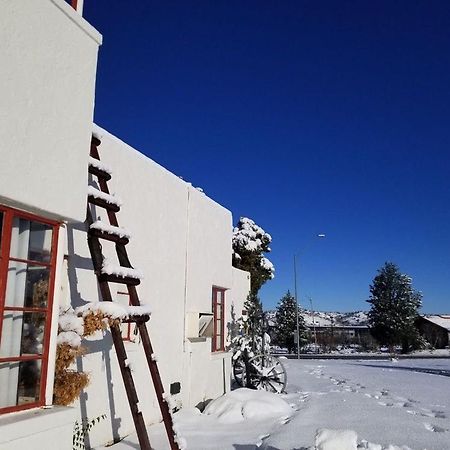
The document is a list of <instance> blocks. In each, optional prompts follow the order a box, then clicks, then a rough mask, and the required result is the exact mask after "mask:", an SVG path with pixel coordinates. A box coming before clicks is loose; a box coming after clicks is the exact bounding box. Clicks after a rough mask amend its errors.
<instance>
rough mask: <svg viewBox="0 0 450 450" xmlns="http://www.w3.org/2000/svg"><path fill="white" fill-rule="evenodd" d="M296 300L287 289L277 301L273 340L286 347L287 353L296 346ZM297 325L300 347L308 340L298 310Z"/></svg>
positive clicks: (302, 319) (303, 321)
mask: <svg viewBox="0 0 450 450" xmlns="http://www.w3.org/2000/svg"><path fill="white" fill-rule="evenodd" d="M296 308H297V302H296V301H295V298H294V297H293V296H292V295H291V293H290V292H289V291H287V293H286V295H284V296H283V297H282V298H281V300H280V301H279V302H278V305H277V311H276V315H275V317H276V327H275V342H276V344H277V345H280V346H282V347H286V348H287V349H288V350H289V353H292V352H293V351H294V350H295V348H296V347H297V346H296V343H295V340H294V333H297V315H296ZM298 326H299V334H300V347H301V346H302V345H303V344H305V343H306V342H307V341H308V335H307V327H306V325H305V320H304V318H303V316H302V315H301V312H300V308H299V310H298Z"/></svg>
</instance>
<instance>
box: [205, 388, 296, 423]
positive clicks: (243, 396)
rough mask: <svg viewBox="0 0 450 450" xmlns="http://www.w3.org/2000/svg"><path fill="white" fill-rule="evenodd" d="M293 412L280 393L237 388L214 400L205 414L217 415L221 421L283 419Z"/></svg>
mask: <svg viewBox="0 0 450 450" xmlns="http://www.w3.org/2000/svg"><path fill="white" fill-rule="evenodd" d="M292 413H293V410H292V408H291V407H290V406H289V405H288V404H287V403H286V402H285V401H284V400H283V398H282V397H280V396H279V395H276V394H273V393H271V392H266V391H255V390H252V389H247V388H242V389H236V390H235V391H232V392H229V393H228V394H226V395H223V396H222V397H219V398H218V399H216V400H213V401H212V402H211V403H209V405H208V406H207V407H206V409H205V411H204V414H206V415H209V416H215V417H216V419H217V420H218V421H219V422H221V423H236V422H242V421H244V420H265V419H269V418H277V417H278V418H280V419H281V418H286V417H289V416H290V415H292Z"/></svg>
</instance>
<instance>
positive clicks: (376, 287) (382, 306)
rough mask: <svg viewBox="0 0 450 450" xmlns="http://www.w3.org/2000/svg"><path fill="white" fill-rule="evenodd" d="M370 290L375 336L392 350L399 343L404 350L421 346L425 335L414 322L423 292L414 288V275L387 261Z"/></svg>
mask: <svg viewBox="0 0 450 450" xmlns="http://www.w3.org/2000/svg"><path fill="white" fill-rule="evenodd" d="M370 294H371V295H370V299H369V300H367V301H368V303H370V304H371V305H372V307H371V309H370V311H369V314H368V319H369V326H370V331H371V333H372V336H373V337H374V338H375V339H376V340H377V341H378V342H379V343H380V344H382V345H386V346H388V347H389V348H390V350H391V352H392V350H393V347H394V346H396V345H401V346H402V352H404V353H405V352H408V351H409V350H411V349H414V348H417V347H419V346H420V344H421V338H420V335H419V332H418V330H417V328H416V327H415V325H414V322H415V320H416V318H417V317H418V309H419V308H420V306H421V303H422V294H421V293H420V292H417V291H415V290H414V289H413V287H412V279H411V278H410V277H409V276H408V275H405V274H402V273H400V270H399V268H398V267H397V265H395V264H393V263H391V262H387V263H385V264H384V266H383V267H382V268H381V269H379V270H378V275H376V276H375V278H374V280H373V284H372V285H371V286H370Z"/></svg>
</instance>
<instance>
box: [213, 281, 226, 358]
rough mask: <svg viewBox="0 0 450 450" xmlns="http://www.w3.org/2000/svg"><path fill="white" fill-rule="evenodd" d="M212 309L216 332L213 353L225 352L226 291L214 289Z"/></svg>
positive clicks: (214, 332) (214, 333)
mask: <svg viewBox="0 0 450 450" xmlns="http://www.w3.org/2000/svg"><path fill="white" fill-rule="evenodd" d="M212 309H213V316H214V331H213V338H212V351H213V352H223V351H225V289H223V288H218V287H213V290H212Z"/></svg>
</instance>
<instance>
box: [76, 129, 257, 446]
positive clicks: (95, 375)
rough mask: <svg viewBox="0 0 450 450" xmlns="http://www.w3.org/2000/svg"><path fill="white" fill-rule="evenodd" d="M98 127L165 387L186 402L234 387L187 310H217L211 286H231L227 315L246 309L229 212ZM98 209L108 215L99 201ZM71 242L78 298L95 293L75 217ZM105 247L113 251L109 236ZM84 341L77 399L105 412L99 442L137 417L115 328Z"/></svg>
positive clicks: (147, 410)
mask: <svg viewBox="0 0 450 450" xmlns="http://www.w3.org/2000/svg"><path fill="white" fill-rule="evenodd" d="M99 132H100V133H101V134H102V138H101V140H102V144H101V145H100V146H99V152H100V157H101V160H102V161H103V162H104V163H105V164H107V165H108V166H110V168H111V169H112V171H113V178H112V180H111V181H110V182H109V186H110V190H111V191H112V192H116V193H117V195H118V196H119V197H120V198H121V200H122V202H123V206H122V208H121V211H120V212H119V213H118V214H117V217H118V220H119V224H120V225H121V226H123V227H125V228H128V229H129V230H130V231H131V232H132V235H133V237H132V239H131V241H130V244H129V245H128V246H127V250H128V252H129V256H130V261H131V262H132V264H133V265H134V266H135V267H136V268H138V269H140V270H141V271H142V272H144V275H145V279H144V280H143V281H142V283H141V285H140V286H138V292H139V295H140V298H141V301H142V302H145V303H149V304H150V305H151V307H152V311H153V312H152V317H151V320H150V322H149V323H148V327H149V333H150V337H151V339H152V343H153V346H154V350H155V353H156V355H157V356H158V365H159V370H160V373H161V376H162V380H163V384H164V388H165V390H166V391H169V387H170V384H171V383H174V382H180V383H181V393H180V394H179V395H177V396H176V397H175V398H176V399H177V400H179V401H181V402H182V404H183V406H193V405H197V404H198V403H200V402H202V401H204V400H205V399H210V398H215V397H217V396H219V395H221V394H223V393H224V392H225V391H227V390H228V389H229V387H230V377H231V371H230V369H231V354H230V353H228V352H223V353H217V354H212V353H211V340H210V339H206V340H204V341H203V342H191V341H189V340H188V339H187V336H186V335H185V330H186V323H185V318H186V314H187V312H192V311H197V312H212V287H213V285H216V286H220V287H224V288H226V289H227V292H226V305H227V317H229V308H230V306H231V302H234V303H236V304H239V307H238V308H237V310H238V311H241V310H242V304H243V302H244V300H245V298H246V295H247V292H248V285H249V281H248V274H247V273H246V272H242V271H235V270H233V269H232V266H231V229H232V228H231V226H232V218H231V214H230V212H229V211H227V210H226V209H224V208H223V207H222V206H220V205H218V204H217V203H215V202H214V201H212V200H211V199H209V198H208V197H207V196H205V195H204V194H202V193H200V192H198V191H197V190H196V189H194V188H192V186H190V185H189V184H188V183H186V182H184V181H183V180H181V179H180V178H178V177H177V176H175V175H173V174H172V173H170V172H168V171H167V170H166V169H164V168H163V167H161V166H159V165H158V164H156V163H155V162H153V161H152V160H150V159H149V158H147V157H145V156H144V155H142V154H141V153H139V152H137V151H136V150H135V149H133V148H131V147H130V146H128V145H127V144H125V143H123V142H122V141H120V140H119V139H117V138H115V137H114V136H111V135H110V134H108V133H106V132H105V131H103V130H100V131H99ZM94 181H95V179H94ZM96 216H100V217H101V218H102V220H106V215H105V213H104V211H103V210H102V209H100V208H97V211H96ZM67 242H68V248H67V252H68V254H69V260H68V274H69V286H70V295H69V297H70V299H71V302H72V304H73V305H74V306H77V305H79V304H81V303H83V302H84V301H97V300H98V289H97V281H96V278H95V276H94V273H93V271H92V265H91V262H90V255H89V250H88V247H87V243H86V233H85V230H84V225H83V224H82V223H79V224H75V225H73V226H71V225H69V227H68V236H67ZM104 252H105V254H106V255H107V256H108V257H111V258H116V256H115V252H114V249H113V246H112V245H108V243H105V245H104ZM118 289H120V288H119V287H118V288H117V289H114V290H113V292H117V290H118ZM246 289H247V290H246ZM122 290H123V289H122ZM86 347H87V348H88V351H87V355H86V356H85V357H84V358H83V359H82V360H81V362H79V365H80V366H79V367H80V369H81V368H83V370H86V371H88V372H90V373H91V374H92V376H91V383H90V386H89V387H88V389H87V390H86V393H85V394H84V395H83V396H82V397H81V399H80V403H79V406H78V407H79V409H80V415H81V416H83V417H89V418H94V417H97V416H99V415H101V414H106V415H107V416H108V417H107V419H106V420H105V421H103V422H100V423H99V424H98V425H96V426H95V428H94V429H93V430H92V433H91V444H92V445H98V444H101V443H105V442H107V441H110V440H112V439H117V438H119V436H120V437H123V436H125V435H126V434H128V433H129V432H130V431H132V430H133V422H132V418H131V414H130V413H129V407H128V403H127V400H126V396H125V392H124V388H123V383H122V380H121V376H120V373H119V369H118V365H117V361H116V355H115V352H114V349H113V348H112V345H111V339H110V336H109V333H108V332H107V333H106V334H105V336H102V335H101V334H99V335H98V336H95V337H94V338H92V339H90V340H89V342H87V343H86ZM126 348H127V351H128V352H129V360H130V361H131V362H132V365H133V366H134V372H133V376H134V377H135V380H136V385H137V388H138V393H139V396H140V399H141V403H140V406H141V408H142V410H143V413H144V417H145V419H146V420H147V421H148V422H156V421H158V420H160V415H159V409H158V407H157V403H156V398H155V395H154V390H153V385H152V382H151V378H150V375H149V372H148V369H147V366H146V363H145V360H144V353H143V349H142V346H141V345H140V344H139V343H138V342H134V343H133V342H129V343H128V342H127V343H126Z"/></svg>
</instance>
